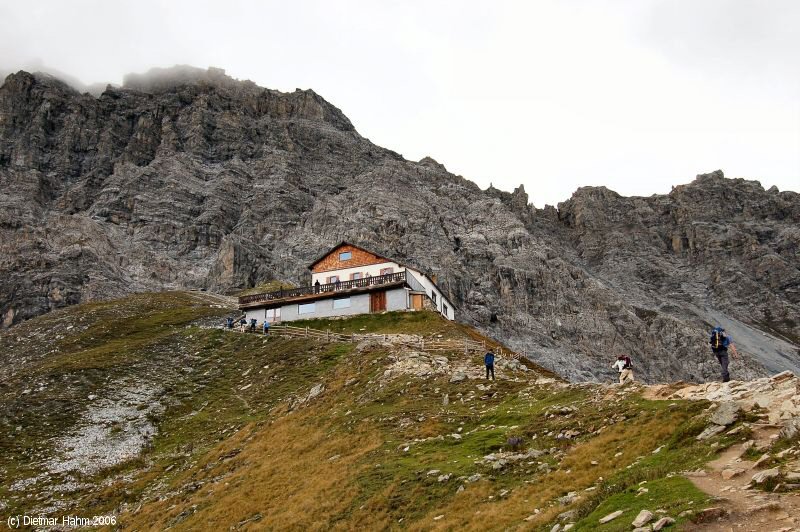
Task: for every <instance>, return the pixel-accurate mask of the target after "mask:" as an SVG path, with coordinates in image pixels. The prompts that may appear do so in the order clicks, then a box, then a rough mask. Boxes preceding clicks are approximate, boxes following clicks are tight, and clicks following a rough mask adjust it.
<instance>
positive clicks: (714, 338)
mask: <svg viewBox="0 0 800 532" xmlns="http://www.w3.org/2000/svg"><path fill="white" fill-rule="evenodd" d="M725 340H727V338H725V333H723V332H722V331H713V332H712V333H711V340H709V342H708V343H710V344H711V349H713V350H714V351H722V350H723V349H726V348H727V347H726V345H725V343H726V342H725Z"/></svg>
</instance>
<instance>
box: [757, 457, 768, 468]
mask: <svg viewBox="0 0 800 532" xmlns="http://www.w3.org/2000/svg"><path fill="white" fill-rule="evenodd" d="M767 460H769V454H763V455H761V458H759V459H758V460H756V463H755V464H753V469H758V468H759V467H761V466H762V465H764V464H765V463H766V462H767Z"/></svg>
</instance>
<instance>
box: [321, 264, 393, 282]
mask: <svg viewBox="0 0 800 532" xmlns="http://www.w3.org/2000/svg"><path fill="white" fill-rule="evenodd" d="M384 268H392V273H397V272H402V271H404V270H405V268H404V267H403V266H400V265H399V264H397V263H396V262H382V263H380V264H367V265H365V266H355V267H353V268H343V269H340V270H331V271H327V272H319V273H312V274H311V284H312V285H313V284H314V283H316V282H317V281H319V283H320V284H326V283H327V282H328V278H329V277H331V276H332V275H338V276H339V280H340V281H349V280H350V274H353V273H360V274H361V277H362V278H363V277H366V276H367V274H369V276H370V277H377V276H378V275H380V274H381V270H382V269H384Z"/></svg>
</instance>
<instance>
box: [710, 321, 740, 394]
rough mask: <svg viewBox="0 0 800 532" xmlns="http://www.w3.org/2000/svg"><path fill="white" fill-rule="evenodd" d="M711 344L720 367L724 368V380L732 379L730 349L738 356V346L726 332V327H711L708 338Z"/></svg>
mask: <svg viewBox="0 0 800 532" xmlns="http://www.w3.org/2000/svg"><path fill="white" fill-rule="evenodd" d="M708 343H709V344H711V351H712V352H713V353H714V356H716V357H717V362H719V366H720V369H721V370H722V382H728V381H730V380H731V374H730V373H728V349H730V350H731V354H732V355H733V356H736V346H735V345H733V342H731V337H730V336H728V335H727V334H725V329H723V328H722V327H720V326H717V327H714V328H713V329H711V338H710V339H709V340H708Z"/></svg>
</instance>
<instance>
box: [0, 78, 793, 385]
mask: <svg viewBox="0 0 800 532" xmlns="http://www.w3.org/2000/svg"><path fill="white" fill-rule="evenodd" d="M643 177H646V176H643ZM0 191H2V194H0V251H2V253H0V271H2V273H3V275H2V276H0V321H2V324H3V326H5V327H8V326H11V325H13V324H15V323H18V322H19V321H21V320H25V319H28V318H30V317H33V316H36V315H38V314H41V313H44V312H47V311H49V310H52V309H54V308H58V307H61V306H65V305H70V304H73V303H77V302H80V301H86V300H93V299H103V298H109V297H114V296H118V295H122V294H125V293H129V292H135V291H142V290H163V289H172V288H206V289H211V290H220V291H232V290H235V289H239V288H246V287H250V286H253V285H255V284H257V283H259V282H263V281H266V280H270V279H280V280H287V281H292V282H296V283H302V282H305V281H306V275H307V272H306V270H305V265H306V264H308V263H309V262H310V261H311V260H312V259H313V258H315V257H316V256H318V255H319V254H320V253H321V252H322V251H324V250H326V249H328V248H329V247H330V246H331V245H332V244H333V243H335V242H338V241H340V240H342V238H346V239H348V240H351V241H354V242H357V243H359V244H361V245H364V246H365V247H368V248H371V249H374V250H375V251H377V252H380V253H384V254H387V255H390V256H393V257H396V258H397V259H399V260H402V261H406V262H408V263H411V264H414V265H416V266H418V267H420V268H422V269H425V270H429V271H435V273H437V275H438V283H439V285H440V286H441V287H442V288H443V289H444V290H445V291H446V292H447V293H448V296H449V297H450V298H451V299H452V300H453V301H454V302H456V304H457V305H458V315H459V319H461V320H463V321H466V322H468V323H471V324H473V325H476V326H477V327H479V328H480V329H482V330H484V331H485V332H488V333H490V334H491V335H493V336H495V337H497V338H500V339H502V340H503V341H505V342H506V343H507V344H509V345H511V346H512V347H514V348H516V349H517V350H518V351H524V352H526V353H527V354H528V355H529V356H531V357H532V358H534V359H535V360H536V361H538V362H539V363H541V364H543V365H545V366H547V367H549V368H551V369H554V370H555V371H557V372H559V373H561V374H562V375H564V376H566V377H568V378H571V379H575V380H580V379H598V378H600V379H608V378H613V374H612V371H613V370H611V368H609V367H607V366H609V365H610V359H609V357H610V356H612V355H613V354H615V353H617V352H625V353H628V354H630V355H632V357H633V359H634V361H635V364H636V368H637V377H638V378H640V379H643V380H647V381H665V380H676V379H685V380H703V379H707V378H710V377H714V376H716V372H717V368H716V361H715V360H714V359H713V358H712V357H711V356H710V353H709V352H708V349H707V345H706V341H707V340H706V333H707V329H708V328H709V326H710V325H711V324H712V323H722V324H723V326H724V327H725V328H726V329H728V331H729V332H731V334H732V335H733V337H734V340H735V341H736V342H737V345H738V346H739V349H740V352H742V353H743V359H742V360H741V361H739V362H738V363H735V364H734V365H733V366H732V372H733V376H734V378H738V379H743V378H751V377H755V376H759V375H762V374H765V373H767V372H777V371H781V370H784V369H791V370H794V371H796V372H800V362H798V352H797V349H798V345H797V344H798V338H800V305H798V303H800V291H799V290H800V269H799V267H800V259H799V258H798V257H799V256H800V224H798V221H800V197H798V195H797V194H796V193H793V192H778V191H776V190H774V189H770V190H769V191H765V190H764V189H763V188H762V187H761V186H760V184H758V183H757V182H755V181H745V180H742V179H733V180H731V179H726V178H724V177H723V175H722V173H721V172H714V173H711V174H706V175H701V176H698V178H697V179H696V180H695V181H693V182H692V183H690V184H688V185H683V186H679V187H676V188H675V189H674V190H673V191H672V192H671V193H670V194H668V195H663V196H651V197H649V198H638V197H637V198H624V197H621V196H619V195H618V194H616V193H614V192H612V191H610V190H608V189H605V188H581V189H579V190H578V191H577V192H576V193H575V194H574V196H573V197H572V198H571V199H570V200H568V201H566V202H564V203H561V204H560V205H559V206H558V208H557V209H556V208H553V207H546V208H545V209H535V208H533V206H531V205H530V204H529V203H528V201H529V199H528V193H529V192H531V191H528V192H526V191H525V189H524V188H523V187H522V186H520V187H519V188H517V189H516V190H515V191H514V192H513V193H507V192H502V191H499V190H496V189H494V188H489V189H488V190H480V189H479V188H478V187H477V186H476V185H475V184H474V183H472V182H470V181H468V180H466V179H463V178H462V177H460V176H456V175H453V174H451V173H449V172H448V171H447V170H446V168H445V167H444V166H443V165H442V164H439V163H438V162H436V161H434V160H433V159H431V158H425V159H423V160H422V161H419V162H413V161H407V160H405V159H403V157H401V156H400V155H398V154H397V153H395V152H392V151H390V150H387V149H384V148H381V147H378V146H376V145H374V144H372V143H371V142H370V141H369V140H367V139H365V138H363V137H361V136H360V135H359V134H358V133H357V132H356V130H355V129H354V127H353V125H352V124H351V123H350V121H349V120H348V119H347V117H346V116H345V115H344V114H343V113H342V112H341V111H340V110H339V109H337V108H336V107H334V106H333V105H331V104H330V103H328V102H327V101H325V100H324V99H323V98H322V97H320V96H319V95H317V94H316V93H314V92H313V91H310V90H305V91H302V90H297V91H295V92H292V93H281V92H278V91H273V90H268V89H264V88H261V87H258V86H256V85H255V84H253V83H252V82H249V81H237V80H234V79H232V78H230V77H228V76H226V75H225V74H224V72H223V71H221V70H219V69H209V70H208V71H203V70H198V69H192V68H188V67H182V68H180V69H177V70H176V69H168V70H163V71H154V72H151V73H149V74H148V75H144V76H129V77H128V78H127V80H126V83H125V85H124V86H123V87H111V86H109V87H108V88H107V89H106V90H105V91H104V92H102V94H100V95H99V96H98V97H95V96H92V95H91V94H79V93H78V92H76V91H75V90H73V89H71V88H70V87H69V86H67V85H66V84H64V83H62V82H60V81H58V80H57V79H55V78H52V77H50V76H46V75H38V74H30V73H26V72H18V73H15V74H12V75H10V76H8V78H6V80H5V83H4V84H3V85H2V87H0ZM532 193H533V194H534V195H535V191H532Z"/></svg>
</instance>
